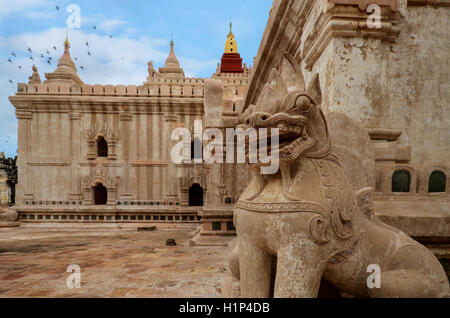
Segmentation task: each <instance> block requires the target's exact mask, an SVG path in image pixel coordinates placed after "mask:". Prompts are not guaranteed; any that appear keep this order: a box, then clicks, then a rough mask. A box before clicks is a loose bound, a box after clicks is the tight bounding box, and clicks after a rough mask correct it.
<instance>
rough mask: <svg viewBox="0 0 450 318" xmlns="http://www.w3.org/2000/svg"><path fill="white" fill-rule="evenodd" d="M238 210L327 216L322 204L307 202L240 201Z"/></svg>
mask: <svg viewBox="0 0 450 318" xmlns="http://www.w3.org/2000/svg"><path fill="white" fill-rule="evenodd" d="M236 208H238V209H242V210H247V211H252V212H260V213H306V212H309V213H318V214H321V215H326V214H327V211H326V209H325V208H324V207H323V206H321V205H320V204H317V203H314V202H307V201H298V202H280V203H267V202H261V203H260V202H250V201H245V200H240V201H238V203H237V204H236Z"/></svg>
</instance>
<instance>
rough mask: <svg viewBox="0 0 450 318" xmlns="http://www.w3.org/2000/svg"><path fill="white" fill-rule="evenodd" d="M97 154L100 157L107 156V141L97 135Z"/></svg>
mask: <svg viewBox="0 0 450 318" xmlns="http://www.w3.org/2000/svg"><path fill="white" fill-rule="evenodd" d="M97 150H98V156H99V157H102V158H107V157H108V143H107V142H106V140H105V138H103V137H99V138H98V140H97Z"/></svg>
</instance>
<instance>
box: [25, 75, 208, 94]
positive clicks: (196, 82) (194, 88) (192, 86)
mask: <svg viewBox="0 0 450 318" xmlns="http://www.w3.org/2000/svg"><path fill="white" fill-rule="evenodd" d="M203 85H204V83H203V79H186V80H183V81H180V82H176V81H173V82H172V81H171V82H161V81H160V82H155V83H149V84H146V85H142V86H136V85H128V86H125V85H116V86H114V85H99V84H95V85H89V84H84V85H81V86H78V85H71V84H24V83H19V84H18V89H17V95H82V96H84V95H90V96H92V95H93V96H149V97H167V96H176V97H203V95H204V87H203Z"/></svg>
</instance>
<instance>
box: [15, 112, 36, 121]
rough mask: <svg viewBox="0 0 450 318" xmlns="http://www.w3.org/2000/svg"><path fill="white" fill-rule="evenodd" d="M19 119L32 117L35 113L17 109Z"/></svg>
mask: <svg viewBox="0 0 450 318" xmlns="http://www.w3.org/2000/svg"><path fill="white" fill-rule="evenodd" d="M16 117H17V119H32V118H33V113H32V112H30V111H16Z"/></svg>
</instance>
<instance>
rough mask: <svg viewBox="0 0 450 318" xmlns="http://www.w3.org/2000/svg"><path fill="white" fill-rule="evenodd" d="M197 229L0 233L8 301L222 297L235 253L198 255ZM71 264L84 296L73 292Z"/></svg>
mask: <svg viewBox="0 0 450 318" xmlns="http://www.w3.org/2000/svg"><path fill="white" fill-rule="evenodd" d="M197 229H198V227H197V226H195V225H186V226H185V225H179V226H178V228H169V227H168V228H160V227H158V229H157V231H155V232H138V231H137V230H136V228H119V227H118V226H117V225H111V226H110V227H105V228H100V229H99V228H87V227H86V226H84V227H78V228H77V227H73V228H70V229H68V228H59V229H58V228H52V229H48V228H45V225H44V227H43V225H26V226H24V225H23V226H22V227H19V228H3V229H1V228H0V297H1V298H7V297H149V298H150V297H151V298H158V297H175V298H177V297H194V298H195V297H220V285H221V281H222V279H223V278H224V277H225V275H226V274H227V262H226V256H227V248H226V247H190V246H189V242H190V239H191V238H192V237H193V235H194V234H195V232H196V231H197ZM168 238H174V239H176V241H177V243H178V245H177V246H175V247H166V246H165V242H166V240H167V239H168ZM70 264H77V265H79V266H80V267H81V288H80V289H69V288H68V287H67V285H66V280H67V278H68V276H69V275H70V273H67V272H66V269H67V266H68V265H70Z"/></svg>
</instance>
